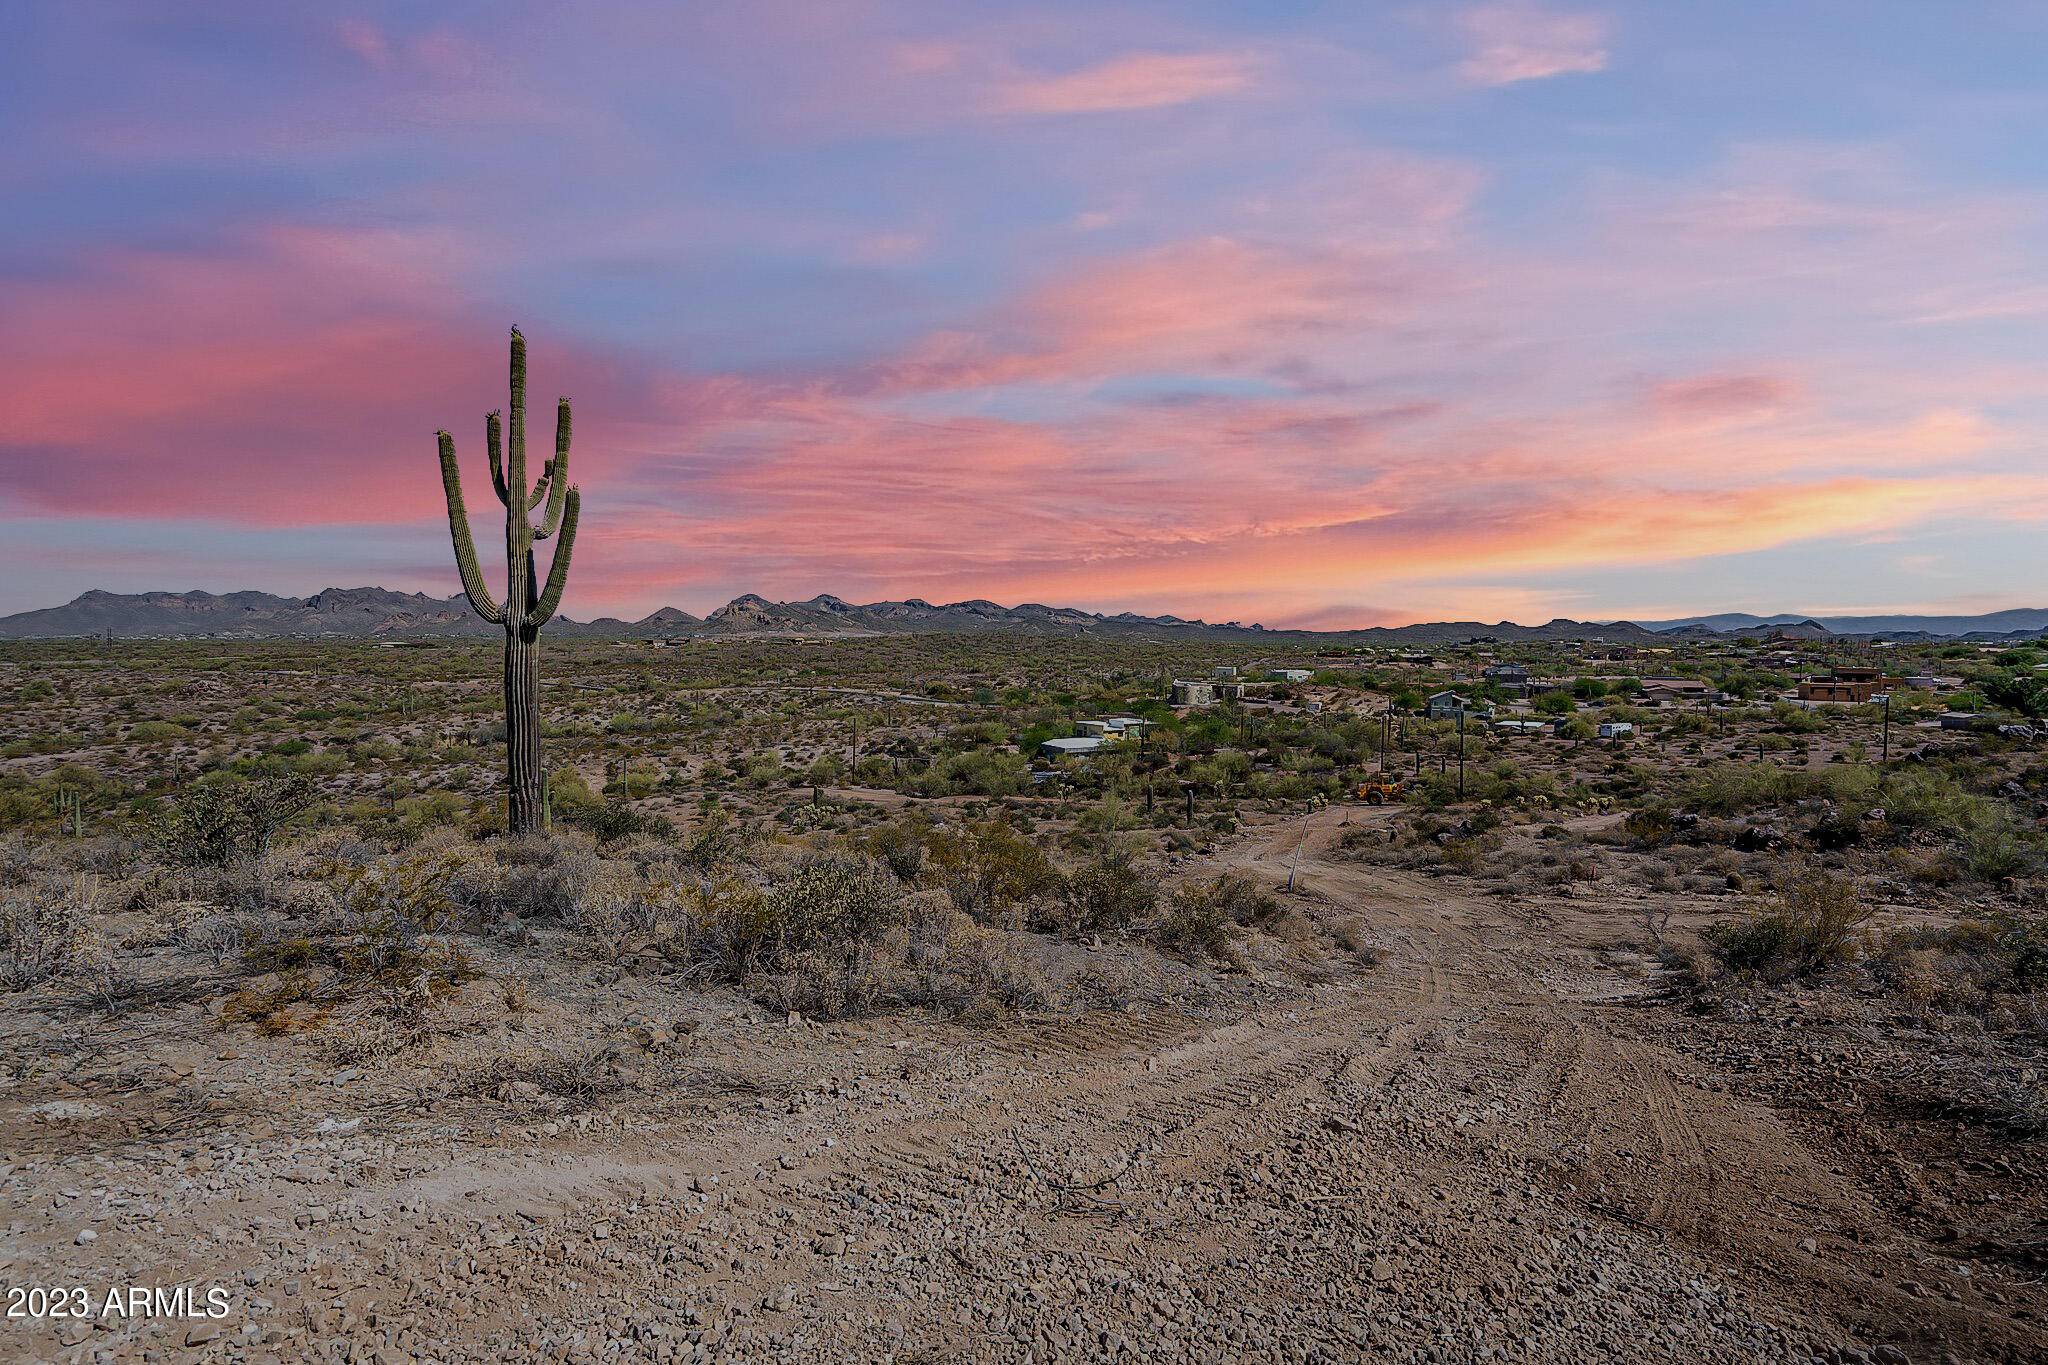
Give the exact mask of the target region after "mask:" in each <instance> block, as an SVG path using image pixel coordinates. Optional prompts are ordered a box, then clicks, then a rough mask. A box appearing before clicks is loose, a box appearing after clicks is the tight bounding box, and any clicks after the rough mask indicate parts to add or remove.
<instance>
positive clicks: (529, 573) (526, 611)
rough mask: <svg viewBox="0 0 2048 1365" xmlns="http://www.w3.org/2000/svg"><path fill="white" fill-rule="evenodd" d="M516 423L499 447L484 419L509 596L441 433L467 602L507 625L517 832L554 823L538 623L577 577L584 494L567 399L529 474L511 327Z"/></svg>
mask: <svg viewBox="0 0 2048 1365" xmlns="http://www.w3.org/2000/svg"><path fill="white" fill-rule="evenodd" d="M511 379H512V384H511V387H512V429H511V431H510V433H508V434H509V436H510V438H511V439H510V440H509V441H508V442H507V443H506V448H505V449H504V450H503V451H501V450H500V449H499V438H500V435H501V434H507V433H501V432H500V429H499V424H498V414H497V413H495V412H494V413H492V414H490V416H489V417H487V418H485V419H484V441H485V446H486V450H487V452H488V454H489V456H490V462H491V487H492V489H493V491H495V492H496V493H497V495H498V501H499V502H501V503H503V504H504V506H505V579H506V581H505V600H504V602H503V603H502V604H500V603H499V602H497V601H495V600H493V598H492V597H491V594H490V590H489V589H488V588H487V587H486V586H485V585H484V580H483V573H482V571H481V570H480V569H479V568H478V567H477V558H476V545H475V543H474V542H473V541H472V540H471V538H470V533H469V515H468V513H467V511H466V510H465V509H464V507H463V503H462V474H461V471H460V469H459V468H458V467H457V465H456V463H455V439H454V438H453V437H452V436H450V435H449V434H448V433H447V432H445V431H443V432H440V433H438V439H439V442H440V448H441V489H442V492H443V493H444V494H445V495H446V496H447V499H448V530H449V534H450V535H451V536H452V537H453V539H454V541H455V566H456V568H457V569H458V570H459V571H460V573H461V575H462V590H463V592H464V593H465V594H467V596H468V597H469V605H470V607H471V608H472V609H473V610H474V611H475V612H476V614H477V615H479V616H481V617H482V618H483V619H484V620H486V621H489V622H491V623H492V624H494V625H501V626H503V627H504V628H505V808H506V819H507V823H508V825H509V827H510V829H511V831H512V833H514V834H526V833H528V832H530V831H533V830H537V829H543V828H545V827H546V824H547V810H548V808H547V801H546V774H545V771H544V770H543V768H542V766H541V756H540V628H541V627H542V626H544V625H546V624H547V623H548V621H549V620H550V619H551V618H552V617H553V616H554V614H555V610H556V608H558V607H559V606H561V604H562V590H563V588H564V587H565V586H567V583H568V578H569V557H570V554H571V553H572V552H573V550H574V548H575V544H576V522H577V518H578V516H579V514H580V513H581V511H582V497H581V495H580V494H579V493H578V491H577V490H576V489H575V488H573V487H571V486H570V485H569V436H570V422H569V400H568V399H566V398H564V399H562V400H561V401H560V403H559V404H558V405H557V407H556V409H555V458H554V459H552V460H550V461H548V463H547V467H546V468H545V469H544V470H542V472H541V476H540V478H539V480H538V481H537V482H535V483H534V485H533V486H532V488H531V489H529V488H528V487H527V482H526V338H525V337H524V336H521V335H520V332H519V329H518V328H517V327H515V328H513V329H512V375H511ZM543 500H545V501H546V503H547V510H546V512H544V513H543V514H542V517H541V523H540V525H539V526H535V525H534V524H533V521H532V518H531V517H530V515H529V514H530V513H531V512H532V511H533V509H534V508H536V507H539V506H540V505H541V503H542V501H543ZM557 531H559V532H560V533H561V540H560V542H559V543H558V544H557V545H556V546H555V554H554V558H553V560H552V561H550V563H549V565H548V581H547V587H546V590H545V591H542V590H540V587H539V583H538V581H537V579H536V575H535V573H534V563H533V544H534V542H535V541H536V540H545V539H547V538H548V537H549V536H552V535H554V534H555V533H556V532H557Z"/></svg>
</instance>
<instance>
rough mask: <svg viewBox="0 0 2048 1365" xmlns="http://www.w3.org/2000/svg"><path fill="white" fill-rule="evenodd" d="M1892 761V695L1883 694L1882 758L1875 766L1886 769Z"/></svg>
mask: <svg viewBox="0 0 2048 1365" xmlns="http://www.w3.org/2000/svg"><path fill="white" fill-rule="evenodd" d="M1891 761H1892V694H1891V693H1890V692H1886V693H1885V694H1884V756H1883V757H1882V758H1880V759H1878V760H1877V766H1878V767H1880V768H1887V767H1890V766H1891Z"/></svg>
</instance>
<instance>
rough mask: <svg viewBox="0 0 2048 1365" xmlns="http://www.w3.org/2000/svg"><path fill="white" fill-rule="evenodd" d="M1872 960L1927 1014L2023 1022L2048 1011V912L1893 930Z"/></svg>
mask: <svg viewBox="0 0 2048 1365" xmlns="http://www.w3.org/2000/svg"><path fill="white" fill-rule="evenodd" d="M1869 965H1870V971H1871V975H1872V977H1873V978H1874V979H1875V980H1876V981H1877V982H1878V983H1879V984H1880V985H1881V986H1883V987H1884V988H1885V989H1886V990H1887V991H1889V992H1890V993H1891V994H1893V995H1895V996H1897V997H1898V998H1899V999H1901V1000H1903V1001H1904V1002H1905V1003H1906V1004H1908V1005H1909V1006H1911V1007H1912V1008H1913V1009H1915V1010H1916V1011H1918V1012H1920V1013H1923V1014H1955V1015H1969V1016H1974V1017H1976V1018H1979V1019H1986V1020H1987V1021H1995V1022H1998V1023H2002V1024H2006V1025H2008V1026H2021V1027H2024V1026H2026V1025H2027V1024H2028V1023H2030V1022H2031V1023H2033V1024H2034V1025H2036V1026H2038V1024H2039V1022H2040V1021H2041V1020H2042V1018H2043V1017H2048V915H2042V914H2039V913H2033V914H2018V913H2007V914H2001V915H1996V916H1989V917H1985V918H1981V919H1966V920H1963V921H1961V922H1959V923H1956V924H1951V925H1943V926H1939V927H1922V928H1911V929H1898V930H1894V931H1893V932H1891V933H1889V934H1887V935H1885V936H1884V937H1883V938H1882V939H1881V940H1880V941H1879V944H1878V947H1877V950H1876V951H1875V952H1874V953H1873V954H1872V955H1871V958H1870V964H1869Z"/></svg>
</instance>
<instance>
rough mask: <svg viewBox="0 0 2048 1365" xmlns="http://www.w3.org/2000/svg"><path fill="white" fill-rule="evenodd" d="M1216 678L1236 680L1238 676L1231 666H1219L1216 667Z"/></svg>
mask: <svg viewBox="0 0 2048 1365" xmlns="http://www.w3.org/2000/svg"><path fill="white" fill-rule="evenodd" d="M1216 676H1217V677H1219V678H1234V677H1236V676H1237V670H1236V669H1235V668H1233V667H1232V666H1231V665H1229V664H1218V665H1216Z"/></svg>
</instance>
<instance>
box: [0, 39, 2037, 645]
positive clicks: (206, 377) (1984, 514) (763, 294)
mask: <svg viewBox="0 0 2048 1365" xmlns="http://www.w3.org/2000/svg"><path fill="white" fill-rule="evenodd" d="M14 23H15V25H16V41H14V42H13V43H12V44H10V46H9V47H8V49H7V51H6V52H4V53H0V132H4V133H5V134H6V138H5V145H6V146H7V147H8V148H9V151H8V154H7V156H6V157H5V159H4V160H0V186H4V188H5V190H6V192H7V198H8V202H9V204H10V212H9V214H8V215H6V216H5V218H4V219H0V316H4V317H6V318H8V319H9V324H8V325H7V326H6V327H5V328H0V348H4V350H5V355H4V356H0V359H4V361H5V363H6V364H7V365H8V366H9V369H10V371H11V372H12V374H13V375H14V376H15V380H16V382H15V385H14V386H12V387H14V388H15V390H16V391H17V393H18V394H20V395H21V399H20V406H19V408H18V420H17V421H16V422H15V423H12V424H11V426H10V430H9V432H8V433H7V434H6V435H4V436H0V530H4V533H5V534H6V535H8V537H9V539H10V541H11V542H15V543H18V544H21V545H23V546H26V547H27V549H28V555H27V557H26V566H25V568H24V569H23V570H22V571H21V572H19V573H18V574H16V575H14V576H13V577H12V578H11V579H10V581H9V582H7V583H6V584H0V609H5V610H16V609H21V608H26V607H31V606H40V605H47V604H49V603H51V602H54V601H60V600H64V599H66V598H68V597H70V596H72V595H75V594H76V593H77V592H79V591H82V590H84V589H86V588H90V587H105V588H112V589H137V588H143V587H179V588H182V587H204V588H210V589H215V590H227V589H233V588H240V587H264V588H270V589H273V590H278V591H307V590H311V589H314V588H318V587H321V586H326V585H328V584H351V585H353V584H359V583H382V584H384V585H386V586H390V587H394V588H406V589H422V590H429V591H435V592H440V593H447V592H452V591H453V590H454V575H453V571H452V566H451V565H450V564H449V562H448V554H447V549H446V527H445V522H444V521H443V520H441V518H440V512H439V509H438V506H437V504H438V499H439V489H438V478H437V476H436V469H435V465H434V460H433V456H432V453H431V452H432V449H433V439H432V433H433V431H434V429H435V428H437V427H440V426H447V427H449V428H450V429H451V430H453V431H455V433H456V434H457V438H458V442H459V446H460V448H461V449H462V450H463V452H464V453H465V454H466V455H467V456H468V457H470V459H471V462H472V472H471V475H470V477H471V479H472V480H473V481H474V480H476V479H478V478H479V477H480V471H479V470H477V469H476V468H475V467H474V466H476V465H478V464H480V451H479V450H478V449H477V447H478V446H479V445H480V444H481V441H480V439H479V432H480V425H481V415H482V413H483V412H484V411H485V410H487V409H489V408H491V407H494V406H502V404H503V402H504V398H503V394H502V385H503V378H502V375H503V364H504V359H503V344H504V340H503V339H504V331H505V328H506V327H507V326H508V325H510V324H511V323H514V322H517V323H520V324H522V325H523V326H524V327H525V329H526V331H527V333H528V335H529V337H530V338H531V339H532V342H533V348H534V368H535V377H536V383H537V384H538V385H539V386H540V387H541V389H542V390H543V391H547V392H552V391H560V392H566V393H569V394H571V395H573V396H574V397H575V398H576V400H577V404H578V433H579V444H578V449H577V456H576V466H577V470H578V474H577V477H578V480H579V482H580V483H581V484H582V485H583V491H584V502H585V508H586V516H585V526H584V535H583V537H582V541H581V544H580V545H579V551H578V559H577V572H576V575H575V577H574V578H573V579H572V586H571V590H570V595H569V599H568V603H567V608H566V609H567V610H569V611H570V612H572V613H573V614H576V615H581V616H589V615H594V614H599V613H618V612H623V613H638V612H642V611H645V610H649V609H652V608H653V607H656V606H660V605H664V604H675V605H681V606H684V607H686V608H689V609H691V610H696V611H703V610H706V609H708V608H709V607H711V606H715V605H717V603H718V602H720V601H723V600H724V599H725V598H727V597H729V596H732V595H734V594H736V593H738V592H742V591H758V592H762V593H764V594H767V595H770V596H799V597H801V596H809V595H811V594H812V593H816V592H825V591H830V592H836V593H838V594H840V595H842V596H846V597H851V598H857V599H863V600H865V599H870V598H877V597H889V596H908V595H916V596H922V597H926V598H931V599H934V600H945V599H952V598H961V597H992V598H996V599H998V600H1002V601H1018V600H1039V601H1053V602H1060V603H1063V604H1072V605H1078V606H1087V607H1095V608H1100V609H1106V610H1122V609H1135V610H1148V611H1173V612H1178V613H1181V614H1184V615H1203V616H1208V617H1211V618H1215V619H1226V618H1236V619H1243V620H1254V619H1256V620H1263V621H1266V622H1268V623H1269V624H1308V625H1351V624H1371V623H1376V622H1386V621H1398V620H1409V619H1418V618H1425V617H1446V616H1456V617H1483V618H1486V619H1498V618H1501V617H1515V618H1520V619H1531V618H1534V619H1545V618H1548V617H1550V616H1553V615H1572V616H1581V617H1596V616H1597V617H1610V616H1622V615H1637V616H1668V615H1675V614H1679V613H1683V612H1688V611H1707V610H1722V609H1752V610H1759V611H1772V610H1779V609H1787V608H1790V609H1799V610H1816V611H1858V610H1896V609H1912V608H1923V607H1924V608H1938V609H1957V610H1969V609H1988V608H1992V607H1999V606H2011V605H2038V604H2039V597H2040V594H2039V593H2038V592H2037V590H2036V589H2035V586H2034V578H2035V577H2036V576H2037V575H2038V571H2039V570H2040V568H2041V567H2042V557H2041V556H2040V554H2039V553H2038V551H2036V550H2035V549H2034V546H2035V544H2036V542H2037V540H2038V535H2039V530H2040V522H2041V520H2042V518H2043V516H2044V513H2048V487H2044V482H2043V475H2042V468H2041V460H2040V452H2041V448H2042V439H2043V435H2044V430H2048V404H2044V392H2043V390H2044V380H2043V376H2044V375H2048V367H2044V366H2043V364H2042V360H2041V357H2042V355H2043V352H2044V349H2048V348H2044V345H2043V341H2044V335H2043V332H2044V322H2048V267H2044V266H2043V265H2042V262H2044V261H2048V252H2044V250H2043V248H2044V247H2048V242H2044V241H2043V237H2044V230H2043V226H2042V225H2043V222H2044V217H2043V213H2042V209H2043V207H2044V189H2048V186H2044V184H2043V180H2044V176H2048V146H2044V145H2043V143H2044V139H2048V133H2044V129H2048V118H2044V114H2048V107H2044V106H2048V90H2044V78H2043V75H2042V73H2043V71H2048V60H2044V58H2048V8H2044V7H2042V6H2040V5H2038V4H2019V3H2004V4H2001V3H1984V4H1961V5H1941V6H1933V5H1926V4H1882V3H1879V4H1872V3H1853V4H1852V3H1847V2H1846V0H1844V2H1843V3H1803V4H1802V3H1773V4H1762V3H1757V4H1715V5H1710V6H1708V5H1668V4H1659V5H1604V6H1602V5H1556V4H1540V5H1539V4H1524V3H1504V4H1469V5H1461V4H1419V3H1418V4H1371V3H1362V4H1348V5H1341V6H1340V5H1328V4H1270V5H1243V4H1228V5H1225V4H1178V5H1127V4H1088V5H1082V4H1044V3H1036V4H1023V5H1019V4H1001V5H996V4H960V3H949V4H925V5H905V4H885V3H864V2H859V0H856V2H855V3H840V4H824V3H815V2H814V0H806V2H805V3H781V2H779V0H765V2H761V3H747V4H737V3H733V4H699V5H691V6H673V5H646V4H624V3H617V2H616V0H597V2H595V3H588V4H579V5H566V4H546V5H543V4H531V3H526V4H520V3H514V4H509V5H505V4H489V5H486V4H482V3H477V4H461V5H456V4H419V3H415V4H402V5H401V4H385V5H376V4H372V5H341V6H318V7H316V6H304V5H256V4H233V3H199V4H192V5H181V6H177V7H175V8H167V7H163V6H157V5H144V4H129V5H123V4H94V5H57V4H29V5H25V6H21V7H19V8H18V10H17V11H16V13H15V15H14ZM476 501H477V500H476V499H475V498H474V497H472V499H471V502H472V505H473V506H474V505H475V504H476Z"/></svg>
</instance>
